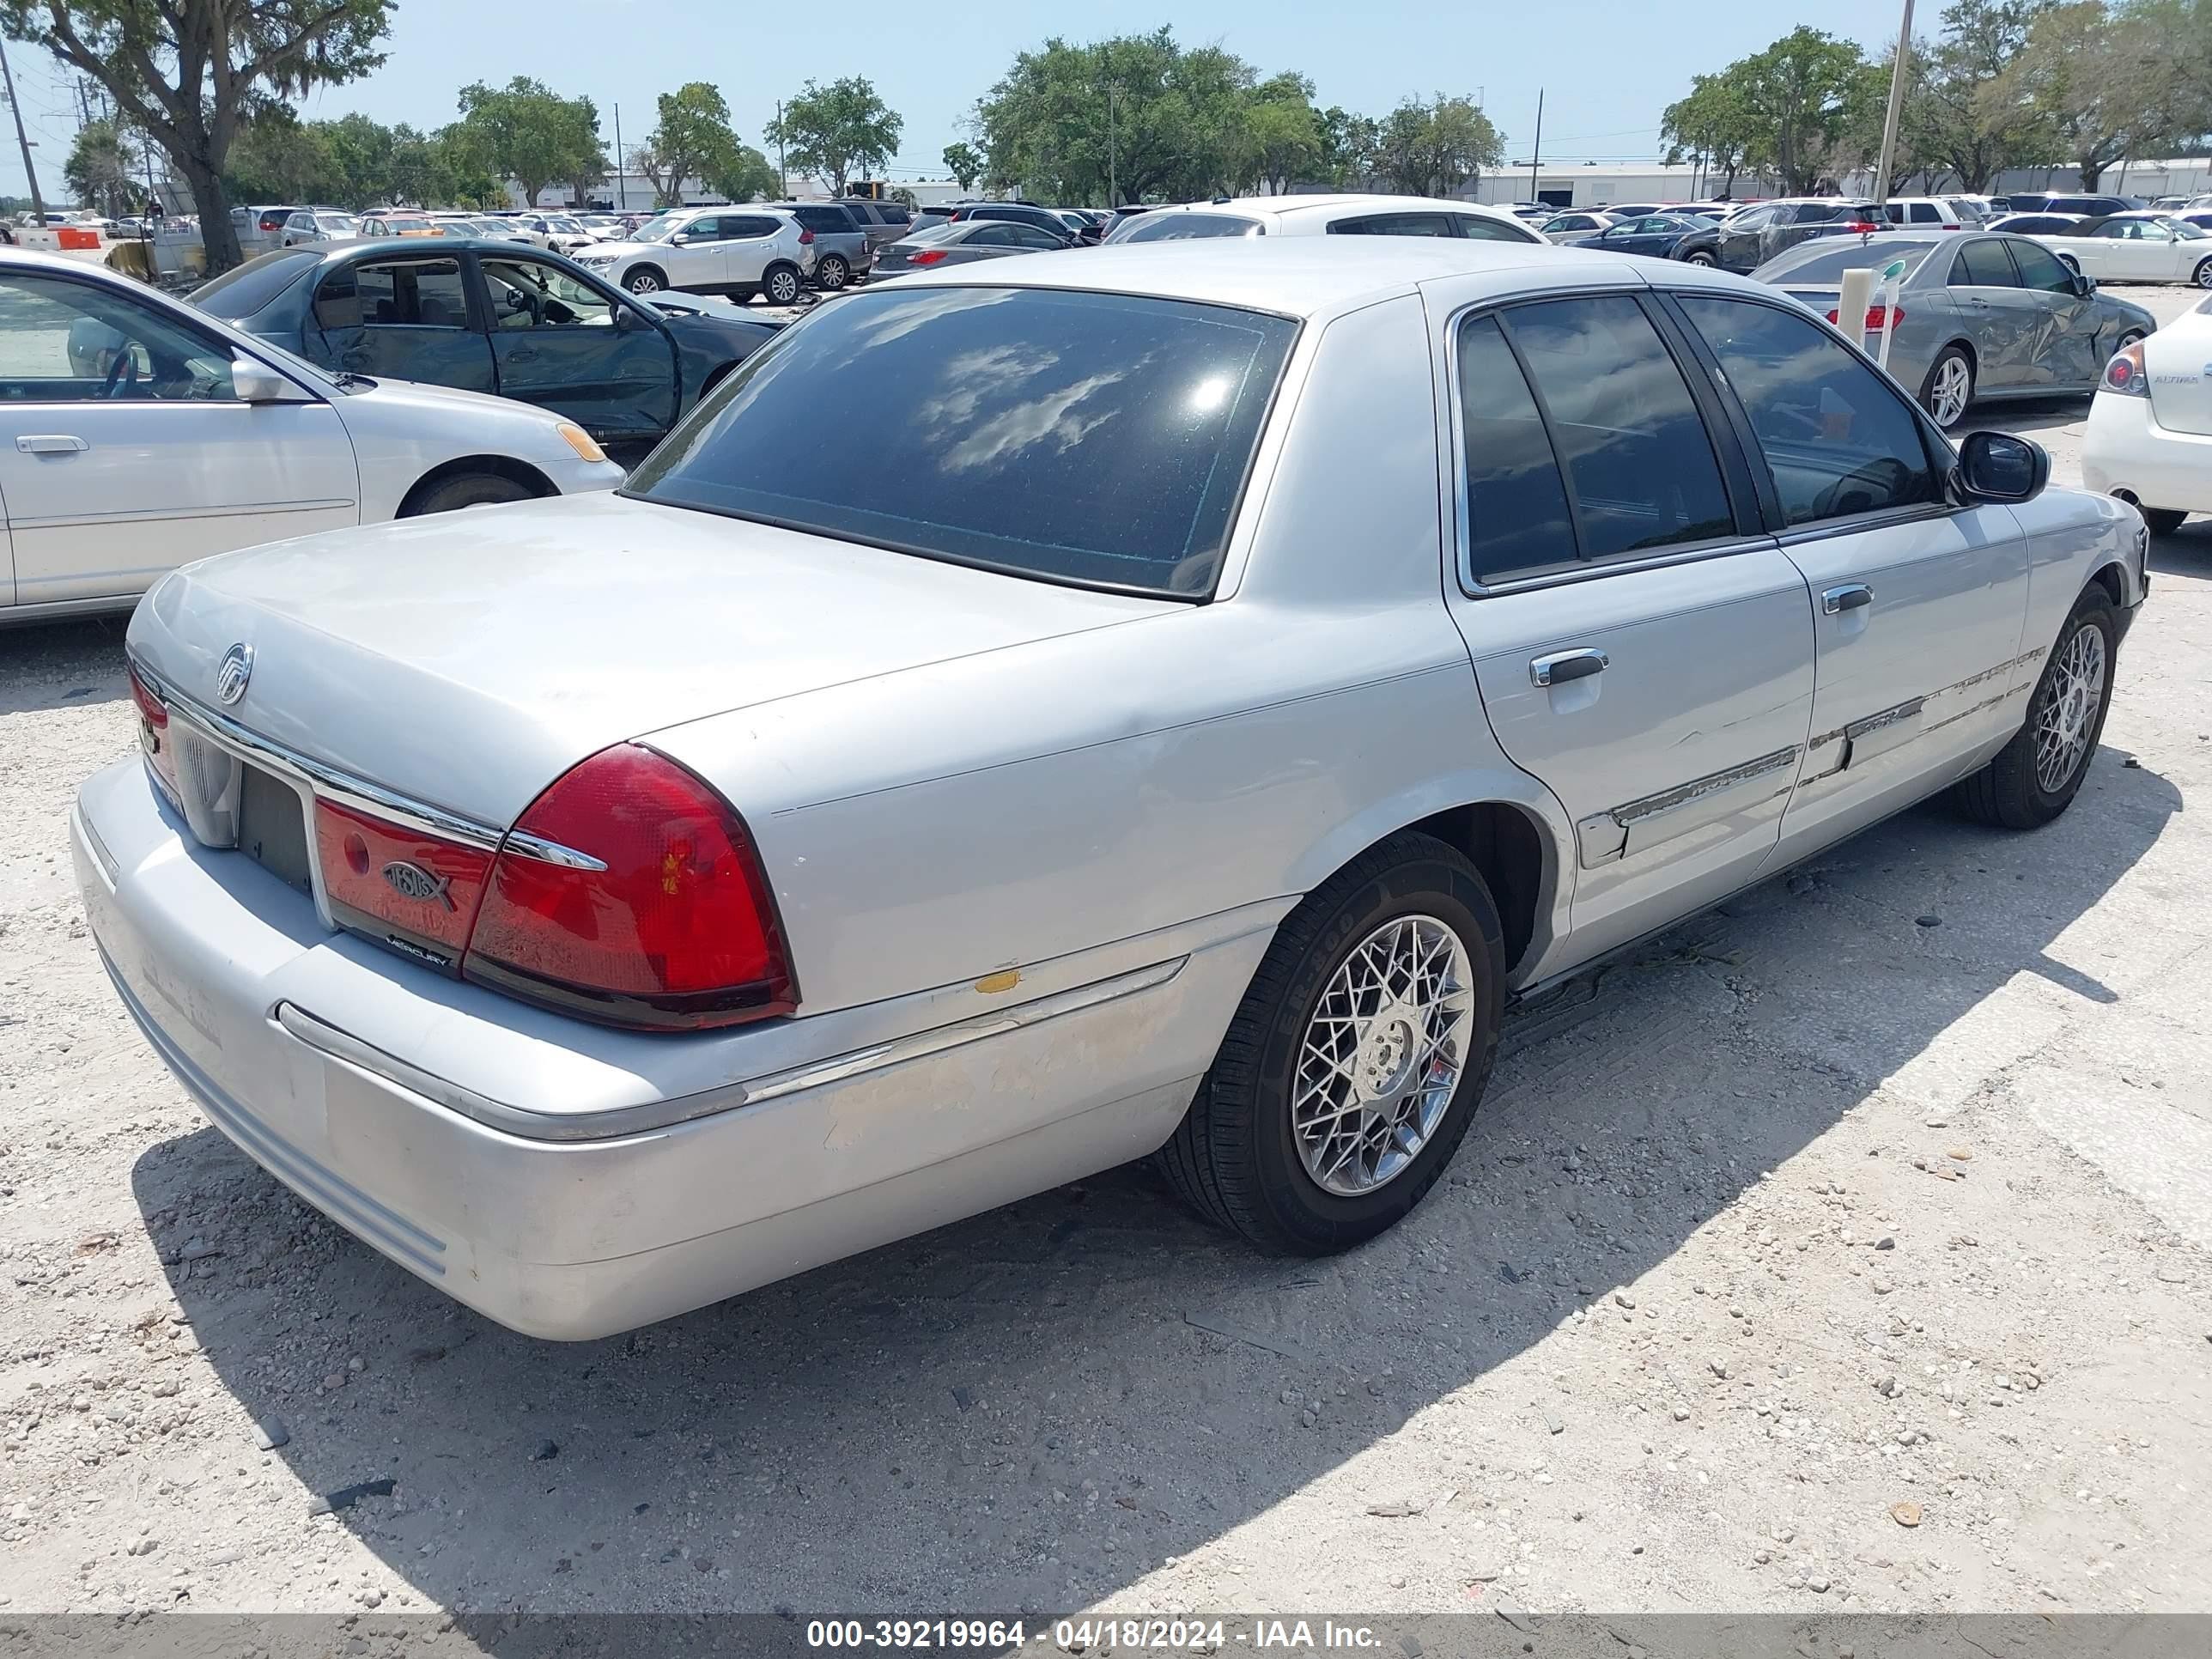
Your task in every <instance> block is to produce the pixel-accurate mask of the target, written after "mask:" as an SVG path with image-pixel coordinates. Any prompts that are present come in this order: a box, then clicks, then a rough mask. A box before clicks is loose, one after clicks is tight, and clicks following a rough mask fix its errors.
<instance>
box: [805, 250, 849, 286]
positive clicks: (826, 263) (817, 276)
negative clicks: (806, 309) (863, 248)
mask: <svg viewBox="0 0 2212 1659" xmlns="http://www.w3.org/2000/svg"><path fill="white" fill-rule="evenodd" d="M852 280H853V270H852V267H851V266H850V265H848V264H846V263H845V258H844V256H843V255H842V254H838V253H825V254H823V256H822V258H821V260H820V261H819V262H818V263H817V264H816V265H815V267H814V286H815V287H817V288H818V289H822V290H823V292H824V293H827V294H835V293H836V291H837V290H838V289H841V288H842V287H844V286H845V284H846V283H849V282H851V281H852Z"/></svg>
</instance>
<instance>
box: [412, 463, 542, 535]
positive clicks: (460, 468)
mask: <svg viewBox="0 0 2212 1659" xmlns="http://www.w3.org/2000/svg"><path fill="white" fill-rule="evenodd" d="M471 472H489V473H493V474H495V475H496V476H497V477H502V478H512V479H513V481H514V482H515V483H519V484H520V485H521V486H522V487H523V488H524V489H527V490H528V491H529V492H530V493H531V494H532V495H559V494H560V493H561V490H560V487H559V486H558V485H556V483H554V482H553V480H552V479H550V478H549V477H546V476H545V475H544V473H543V472H540V471H538V469H537V468H536V467H534V466H532V465H530V463H529V462H527V461H518V460H516V459H514V457H513V456H512V455H457V456H455V457H454V458H453V459H452V460H450V461H441V462H439V463H438V465H435V466H434V467H432V468H431V469H430V470H429V471H428V472H425V473H424V474H423V475H422V477H419V478H417V479H416V480H415V482H414V483H411V484H410V485H409V486H408V487H407V493H406V495H404V496H402V497H401V498H400V501H399V510H398V512H397V513H394V514H393V515H392V516H393V517H394V518H399V519H404V518H409V517H411V516H413V515H414V514H415V513H416V512H418V511H420V503H421V501H422V498H423V497H424V496H425V495H428V494H429V493H430V492H431V491H432V490H434V489H436V488H437V487H438V486H439V485H440V484H442V483H446V482H447V480H448V479H452V478H459V477H466V476H467V475H468V474H470V473H471Z"/></svg>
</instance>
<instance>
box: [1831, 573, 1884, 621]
mask: <svg viewBox="0 0 2212 1659" xmlns="http://www.w3.org/2000/svg"><path fill="white" fill-rule="evenodd" d="M1873 603H1874V589H1872V588H1871V587H1869V586H1867V585H1866V584H1865V583H1864V582H1851V583H1849V584H1847V585H1846V586H1842V587H1832V588H1830V589H1828V591H1827V592H1825V593H1823V594H1821V595H1820V609H1821V610H1822V611H1826V613H1827V614H1828V615H1829V616H1831V617H1840V616H1842V615H1843V614H1844V611H1857V610H1860V609H1862V608H1863V607H1864V606H1867V605H1872V604H1873Z"/></svg>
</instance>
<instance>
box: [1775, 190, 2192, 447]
mask: <svg viewBox="0 0 2212 1659" xmlns="http://www.w3.org/2000/svg"><path fill="white" fill-rule="evenodd" d="M1898 263H1902V264H1904V265H1905V274H1904V276H1902V277H1901V278H1900V279H1899V280H1900V281H1901V283H1902V284H1903V286H1902V288H1901V289H1900V291H1899V295H1898V314H1897V316H1896V317H1895V318H1888V317H1887V316H1885V314H1884V313H1883V309H1882V308H1881V307H1874V308H1870V309H1869V312H1868V313H1867V315H1866V316H1865V317H1863V318H1862V319H1860V321H1861V322H1862V323H1863V325H1864V326H1865V330H1866V344H1867V349H1868V350H1869V352H1873V351H1875V349H1877V347H1878V345H1879V340H1880V336H1881V331H1882V328H1883V325H1884V324H1885V323H1887V324H1888V325H1889V335H1890V340H1889V363H1888V368H1889V372H1890V374H1892V375H1893V377H1894V378H1895V379H1897V380H1899V381H1901V382H1902V383H1903V384H1905V386H1910V387H1911V388H1913V389H1914V390H1915V392H1917V394H1918V396H1919V398H1920V404H1921V407H1922V408H1923V409H1925V410H1927V411H1928V412H1929V414H1930V415H1932V416H1935V417H1936V424H1937V425H1938V426H1941V427H1942V428H1945V429H1946V430H1948V429H1949V428H1953V427H1955V426H1957V425H1958V424H1959V423H1960V422H1962V421H1964V420H1965V419H1966V411H1967V410H1968V409H1970V408H1971V407H1972V404H1974V402H1975V401H1976V400H1977V399H1978V398H2049V397H2055V396H2061V395H2069V394H2073V393H2079V394H2081V396H2083V397H2087V396H2088V395H2089V394H2090V393H2092V392H2094V391H2095V390H2096V389H2097V381H2098V378H2099V377H2100V375H2102V374H2104V372H2105V364H2106V362H2107V361H2109V360H2110V358H2111V357H2112V354H2113V353H2114V352H2116V351H2118V350H2121V349H2124V348H2125V347H2128V346H2130V345H2133V344H2134V343H2136V341H2138V340H2140V339H2142V338H2143V337H2145V336H2146V335H2148V334H2150V333H2151V332H2152V331H2154V330H2155V329H2156V328H2157V327H2158V319H2156V318H2155V317H2154V316H2153V315H2152V314H2151V313H2149V312H2148V311H2146V310H2144V309H2143V308H2142V307H2141V306H2138V305H2130V303H2129V302H2128V301H2125V300H2120V299H2115V298H2114V297H2113V296H2112V295H2109V294H2100V293H2099V292H2098V291H2097V284H2096V283H2095V281H2094V280H2093V278H2091V277H2088V276H2084V275H2083V274H2081V272H2079V271H2075V270H2068V269H2067V268H2066V267H2065V266H2064V265H2063V264H2061V263H2060V262H2059V261H2058V259H2057V258H2056V257H2055V256H2054V255H2053V254H2052V253H2051V251H2050V250H2049V249H2047V248H2045V246H2043V245H2042V244H2041V243H2040V242H2037V241H2033V240H2030V239H2029V238H2027V237H2025V236H2010V235H1984V234H1973V233H1970V234H1965V235H1960V234H1955V233H1954V234H1942V233H1939V232H1933V231H1930V232H1924V233H1920V234H1912V233H1899V234H1885V235H1879V236H1867V237H1860V238H1855V239H1853V240H1849V241H1845V240H1832V241H1821V242H1808V243H1805V244H1803V245H1802V246H1798V247H1795V248H1792V249H1791V250H1790V252H1787V253H1784V255H1782V256H1781V258H1778V259H1773V260H1770V261H1769V262H1768V263H1767V264H1763V265H1761V266H1760V267H1759V269H1758V270H1755V271H1753V273H1752V275H1753V276H1754V277H1755V278H1757V279H1758V280H1759V281H1760V282H1762V283H1771V284H1772V285H1773V286H1774V287H1776V288H1778V289H1781V290H1782V291H1783V292H1784V293H1785V294H1787V295H1790V296H1791V297H1792V298H1794V299H1796V300H1798V301H1802V303H1804V304H1805V305H1808V306H1809V307H1812V308H1813V309H1814V310H1815V311H1819V312H1822V313H1826V316H1827V319H1828V320H1829V321H1830V322H1832V323H1838V324H1839V325H1840V319H1838V317H1837V316H1836V306H1837V303H1838V299H1839V295H1840V290H1839V289H1838V284H1839V283H1841V282H1842V281H1843V277H1844V272H1845V271H1847V270H1869V269H1870V270H1875V271H1877V272H1879V271H1881V270H1884V269H1885V268H1886V267H1887V266H1889V265H1891V264H1898Z"/></svg>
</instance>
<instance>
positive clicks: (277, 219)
mask: <svg viewBox="0 0 2212 1659" xmlns="http://www.w3.org/2000/svg"><path fill="white" fill-rule="evenodd" d="M261 228H262V229H264V230H282V229H283V228H284V216H283V215H282V214H280V213H264V214H263V215H262V216H261Z"/></svg>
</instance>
